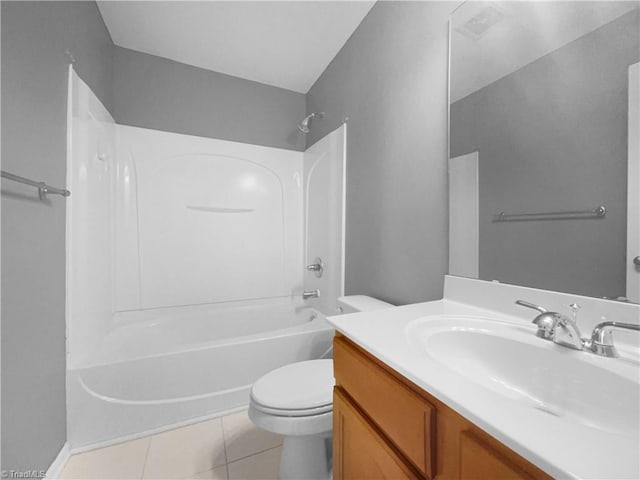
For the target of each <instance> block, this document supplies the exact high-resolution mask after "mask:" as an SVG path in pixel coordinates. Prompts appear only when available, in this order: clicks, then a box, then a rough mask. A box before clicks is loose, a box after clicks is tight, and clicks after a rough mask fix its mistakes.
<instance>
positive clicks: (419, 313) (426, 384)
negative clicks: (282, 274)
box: [328, 300, 640, 480]
mask: <svg viewBox="0 0 640 480" xmlns="http://www.w3.org/2000/svg"><path fill="white" fill-rule="evenodd" d="M431 315H465V316H466V315H469V316H479V317H485V318H486V317H491V318H493V319H495V320H499V321H503V322H510V323H514V324H517V325H519V326H521V327H522V328H526V329H530V330H531V335H532V336H533V337H535V326H534V325H531V319H532V318H533V316H532V315H528V312H526V311H523V312H522V316H521V317H519V316H512V315H508V314H505V313H500V312H498V311H495V310H487V309H482V308H478V307H474V306H470V305H467V304H463V303H458V302H455V301H451V300H439V301H434V302H427V303H420V304H414V305H407V306H403V307H394V308H389V309H383V310H376V311H371V312H364V313H355V314H348V315H339V316H333V317H329V318H328V321H329V323H331V324H332V325H333V326H334V327H335V328H336V329H337V330H338V331H339V332H340V333H342V334H343V335H345V336H346V337H348V338H349V339H350V340H352V341H353V342H355V343H356V344H358V345H360V346H361V347H363V348H364V349H365V350H367V351H368V352H370V353H371V354H372V355H374V356H375V357H377V358H378V359H380V360H381V361H382V362H384V363H385V364H387V365H388V366H389V367H391V368H393V369H394V370H396V371H397V372H398V373H400V374H401V375H403V376H405V377H406V378H408V379H409V380H411V381H412V382H413V383H415V384H416V385H418V386H419V387H421V388H423V389H424V390H425V391H427V392H428V393H430V394H431V395H433V396H434V397H436V398H437V399H439V400H440V401H442V402H443V403H445V404H447V405H448V406H449V407H451V408H452V409H454V410H455V411H457V412H458V413H459V414H461V415H462V416H464V417H465V418H467V419H468V420H470V421H471V422H473V423H474V424H476V425H477V426H478V427H480V428H481V429H483V430H484V431H486V432H487V433H489V434H491V435H492V436H494V437H495V438H496V439H498V440H500V441H501V442H502V443H504V444H505V445H507V446H508V447H509V448H511V449H512V450H514V451H515V452H517V453H518V454H519V455H521V456H522V457H524V458H526V459H527V460H529V461H530V462H531V463H533V464H535V465H537V466H538V467H539V468H541V469H542V470H544V471H545V472H547V473H548V474H549V475H551V476H553V477H555V478H574V479H599V480H604V479H623V478H624V479H638V478H640V439H639V438H638V437H637V436H630V435H625V434H617V433H611V432H608V431H604V430H601V429H596V428H591V427H588V426H586V425H583V424H581V423H579V422H575V421H571V420H568V419H566V418H563V417H556V416H553V415H549V414H548V413H545V412H542V411H539V410H536V409H534V408H531V407H530V406H526V405H523V404H519V403H517V402H514V401H513V400H510V399H508V398H505V397H504V396H502V395H499V394H497V393H495V392H493V391H492V390H490V389H487V388H485V387H483V386H482V385H480V384H478V383H476V382H472V381H470V380H468V379H467V378H465V377H463V376H462V375H460V374H458V373H455V372H454V371H453V370H449V369H448V368H443V366H442V364H441V363H439V362H436V361H434V360H433V359H431V358H429V356H425V355H421V354H420V352H418V351H417V350H416V349H415V348H409V347H408V342H407V340H406V338H405V328H406V327H407V325H408V324H409V323H410V322H412V321H414V320H416V319H418V318H421V317H425V316H431ZM529 317H531V318H529ZM540 341H541V342H544V341H545V340H540ZM551 347H553V348H556V347H557V348H565V347H560V346H557V345H550V347H549V348H551ZM566 350H567V354H569V355H592V354H590V353H586V352H579V351H574V350H570V349H566ZM593 357H594V359H595V360H593V359H589V361H600V360H603V361H604V362H606V361H607V360H608V359H601V358H599V357H596V356H595V355H594V356H593ZM614 361H615V360H614ZM594 388H598V386H597V385H594ZM639 388H640V387H639ZM639 408H640V406H639Z"/></svg>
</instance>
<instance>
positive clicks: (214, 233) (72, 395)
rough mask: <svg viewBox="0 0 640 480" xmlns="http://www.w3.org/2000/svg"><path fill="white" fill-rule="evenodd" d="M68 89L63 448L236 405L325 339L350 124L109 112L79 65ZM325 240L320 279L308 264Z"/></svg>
mask: <svg viewBox="0 0 640 480" xmlns="http://www.w3.org/2000/svg"><path fill="white" fill-rule="evenodd" d="M69 99H70V100H69V140H68V142H69V149H68V186H69V188H70V190H71V191H72V197H71V198H70V201H69V203H68V211H67V242H68V255H67V312H68V315H67V331H68V336H67V338H68V343H67V358H68V375H67V404H68V438H69V442H70V444H71V447H72V450H74V451H79V450H84V449H87V448H93V447H95V446H99V445H104V444H108V443H113V442H116V441H121V440H122V439H125V438H132V437H136V436H140V435H144V434H148V433H150V432H154V431H159V430H163V429H167V428H170V427H172V426H176V425H180V424H184V423H188V422H192V421H195V420H197V419H203V418H207V417H211V416H217V415H221V414H224V413H226V412H229V411H232V410H234V409H237V408H240V407H242V406H244V405H246V404H247V403H248V390H249V387H250V385H251V383H252V382H253V381H255V380H256V379H257V378H259V377H260V376H261V375H263V374H264V373H266V372H267V371H269V370H271V369H273V368H277V367H279V366H281V365H284V364H287V363H290V362H294V361H301V360H307V359H310V358H317V357H319V356H320V355H322V354H324V353H325V352H326V351H327V349H328V348H329V347H330V345H331V338H332V335H333V330H332V328H331V327H330V326H329V325H328V323H327V322H326V321H325V320H324V314H325V313H326V314H333V313H335V312H336V308H337V305H336V302H335V301H336V298H337V296H340V295H342V294H343V264H342V255H343V250H342V245H343V228H344V226H343V222H342V221H341V219H340V216H341V215H342V214H343V211H344V163H343V162H344V154H345V150H344V147H345V139H346V126H343V127H341V128H339V129H338V130H336V131H335V132H334V133H332V134H330V135H328V136H327V137H326V138H325V139H323V140H321V141H320V142H318V143H317V144H316V145H314V147H313V149H312V150H310V151H309V153H305V154H303V153H301V152H292V151H288V150H281V149H275V148H270V147H262V146H257V145H247V144H241V143H237V142H227V141H222V140H214V139H208V138H201V137H193V136H188V135H179V134H174V133H167V132H159V131H152V130H147V129H141V128H135V127H125V126H121V125H116V124H115V123H114V122H113V119H112V118H111V116H110V115H109V114H108V112H107V111H106V109H104V107H103V106H102V105H101V104H100V102H99V101H98V100H97V98H96V97H95V95H93V93H92V92H91V91H90V90H89V88H88V87H87V86H86V85H85V84H84V82H82V80H81V79H80V78H79V77H78V76H77V75H76V74H75V73H74V72H73V70H71V71H70V81H69ZM293 129H295V126H292V130H293ZM318 182H319V183H326V182H337V183H336V185H337V186H334V187H333V188H331V189H330V190H328V189H327V188H328V187H329V185H326V186H325V187H326V188H324V189H323V188H322V187H320V188H318V186H317V184H318ZM328 197H330V198H331V199H332V200H331V202H329V203H328V202H327V198H328ZM328 206H329V207H330V209H331V210H332V211H331V212H327V211H326V210H327V208H328ZM334 209H335V210H336V211H335V212H333V210H334ZM323 211H324V214H322V212H323ZM305 212H307V213H311V215H306V214H305ZM313 212H317V213H313ZM310 219H311V220H310ZM314 219H315V220H314ZM329 221H330V222H337V223H335V225H333V223H332V224H331V225H329V226H330V228H326V227H325V228H323V226H322V225H319V224H318V222H319V223H323V224H326V222H329ZM314 222H315V223H314ZM221 232H224V233H225V234H222V233H221ZM305 233H306V236H305ZM335 242H338V244H339V245H336V244H335ZM318 255H322V256H323V260H324V261H325V263H326V265H327V274H326V275H325V276H324V277H323V278H321V279H316V278H315V277H314V276H313V274H312V273H310V272H306V273H305V271H304V269H303V265H304V263H311V261H312V260H313V258H315V257H316V256H318ZM303 285H304V287H306V289H309V288H320V289H321V291H322V292H323V296H322V297H321V299H318V300H313V301H310V302H309V301H308V302H304V303H303V302H302V301H301V299H300V294H301V292H302V290H303Z"/></svg>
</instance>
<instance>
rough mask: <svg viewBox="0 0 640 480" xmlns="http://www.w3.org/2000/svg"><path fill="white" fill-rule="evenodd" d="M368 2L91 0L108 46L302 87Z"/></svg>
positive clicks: (327, 59)
mask: <svg viewBox="0 0 640 480" xmlns="http://www.w3.org/2000/svg"><path fill="white" fill-rule="evenodd" d="M374 3H375V2H374V1H300V2H298V1H280V2H275V1H257V2H252V1H200V2H192V1H98V6H99V8H100V11H101V12H102V16H103V18H104V21H105V23H106V25H107V28H108V29H109V33H111V38H112V39H113V41H114V43H115V44H116V45H119V46H121V47H125V48H129V49H132V50H138V51H140V52H145V53H150V54H152V55H158V56H160V57H164V58H169V59H171V60H175V61H178V62H182V63H186V64H189V65H194V66H196V67H200V68H205V69H207V70H213V71H216V72H222V73H226V74H228V75H234V76H236V77H241V78H246V79H249V80H254V81H256V82H261V83H265V84H267V85H273V86H277V87H282V88H286V89H288V90H293V91H296V92H300V93H306V92H307V91H308V90H309V89H310V88H311V86H312V85H313V83H314V82H315V81H316V80H317V78H318V77H319V76H320V74H321V73H322V72H323V71H324V69H325V68H326V67H327V65H328V64H329V62H331V60H332V59H333V57H334V56H335V55H336V54H337V53H338V51H339V50H340V48H342V46H343V45H344V44H345V42H346V41H347V39H348V38H349V36H350V35H351V34H352V33H353V31H354V30H355V29H356V27H357V26H358V25H359V24H360V22H361V21H362V19H363V18H364V17H365V15H366V14H367V13H368V12H369V10H370V9H371V7H373V4H374Z"/></svg>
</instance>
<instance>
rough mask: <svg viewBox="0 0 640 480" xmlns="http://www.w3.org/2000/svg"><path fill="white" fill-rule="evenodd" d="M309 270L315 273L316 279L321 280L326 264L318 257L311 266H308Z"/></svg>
mask: <svg viewBox="0 0 640 480" xmlns="http://www.w3.org/2000/svg"><path fill="white" fill-rule="evenodd" d="M307 270H308V271H310V272H313V273H314V274H315V276H316V277H318V278H320V277H321V276H322V272H323V271H324V263H322V259H321V258H320V257H316V258H315V260H314V261H313V263H312V264H311V265H307Z"/></svg>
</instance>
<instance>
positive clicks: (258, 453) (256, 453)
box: [227, 444, 282, 465]
mask: <svg viewBox="0 0 640 480" xmlns="http://www.w3.org/2000/svg"><path fill="white" fill-rule="evenodd" d="M280 447H282V444H280V445H276V446H275V447H269V448H265V449H264V450H259V451H257V452H255V453H252V454H250V455H246V456H244V457H240V458H237V459H235V460H233V461H231V462H229V463H236V462H239V461H240V460H246V459H247V458H250V457H253V456H255V455H260V454H261V453H265V452H268V451H270V450H275V449H276V448H280ZM229 463H227V465H229Z"/></svg>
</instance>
